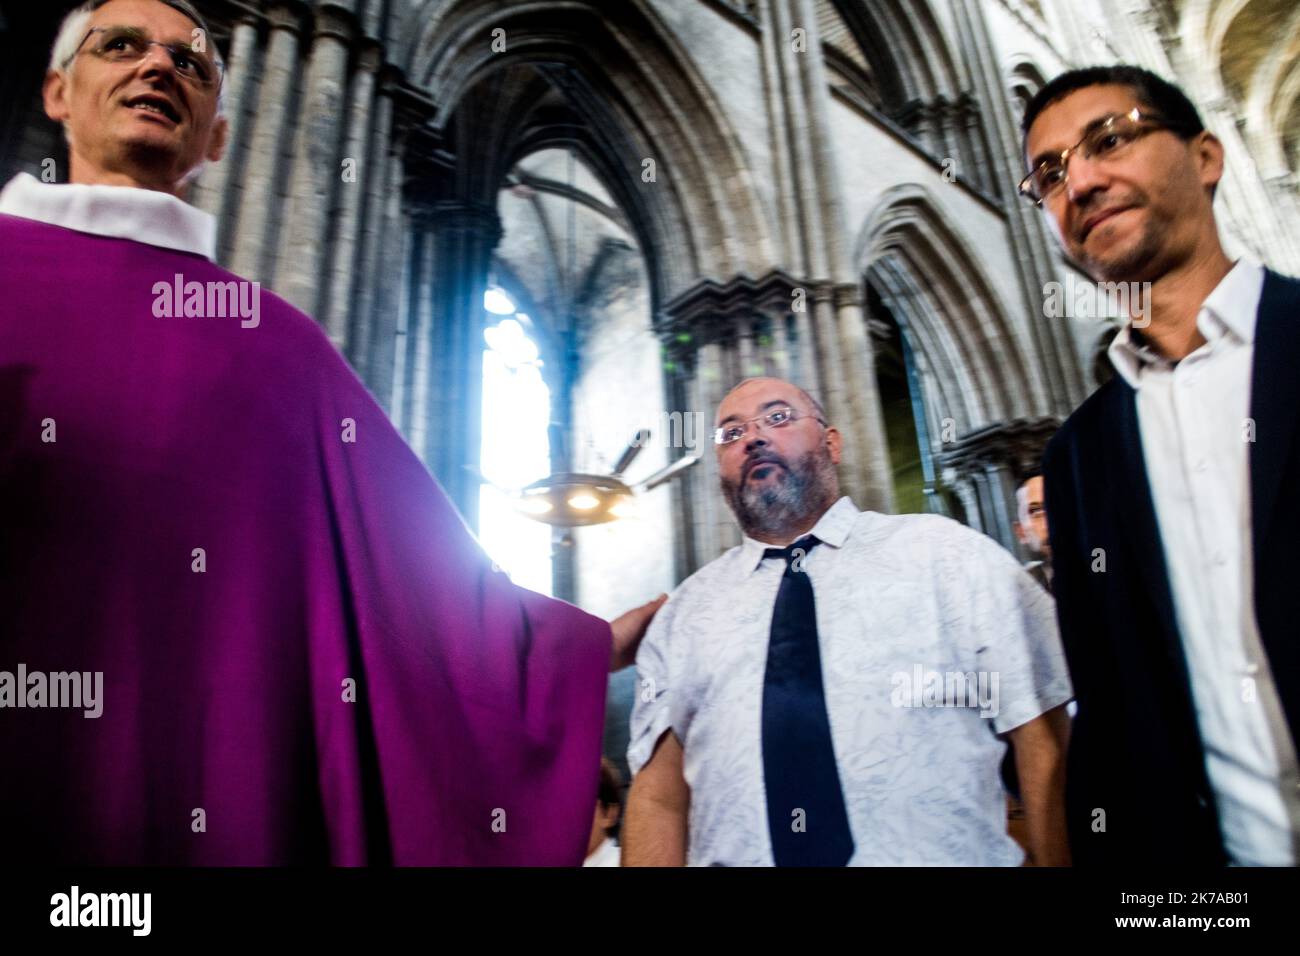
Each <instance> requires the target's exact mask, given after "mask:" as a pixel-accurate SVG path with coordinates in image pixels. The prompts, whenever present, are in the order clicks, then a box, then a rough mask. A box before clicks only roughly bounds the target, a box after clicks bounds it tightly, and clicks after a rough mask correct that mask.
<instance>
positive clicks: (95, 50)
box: [63, 27, 224, 90]
mask: <svg viewBox="0 0 1300 956" xmlns="http://www.w3.org/2000/svg"><path fill="white" fill-rule="evenodd" d="M96 34H100V36H99V39H98V40H97V41H96V42H95V43H94V44H92V46H91V47H90V49H88V50H83V49H82V47H83V46H85V45H86V41H87V40H89V39H90V38H91V37H92V36H95V35H96ZM153 46H160V47H162V48H163V49H164V50H166V51H167V55H168V56H170V57H171V60H172V66H173V67H174V68H175V70H176V74H177V75H178V76H180V77H181V79H183V80H185V81H186V82H188V83H190V84H192V85H194V86H197V87H199V88H201V89H204V90H211V89H213V88H215V87H219V86H220V85H221V82H222V79H223V76H224V73H223V71H222V69H221V67H220V66H219V65H218V64H217V61H216V59H215V58H213V57H212V56H211V55H209V54H208V53H205V52H203V51H201V50H195V49H194V48H193V47H192V46H190V45H189V44H188V43H180V42H176V43H163V42H162V41H161V40H150V39H149V37H148V35H147V34H145V32H144V31H143V30H141V29H140V28H139V27H94V28H92V29H91V30H90V32H89V33H87V34H86V35H85V36H84V37H82V38H81V42H80V43H79V44H77V49H76V51H75V52H74V53H73V54H72V56H70V57H68V59H67V60H65V61H64V63H63V65H64V66H65V67H66V66H67V65H68V64H69V63H71V62H72V61H73V60H74V59H76V58H77V57H78V56H80V55H81V54H82V53H90V54H92V55H94V56H96V57H98V58H99V59H101V60H104V61H105V62H107V63H121V64H130V65H132V66H134V65H135V64H138V63H139V62H140V61H141V60H143V59H144V58H145V57H146V56H148V55H149V48H150V47H153Z"/></svg>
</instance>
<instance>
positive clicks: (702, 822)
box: [623, 378, 1072, 866]
mask: <svg viewBox="0 0 1300 956" xmlns="http://www.w3.org/2000/svg"><path fill="white" fill-rule="evenodd" d="M716 422H717V428H716V431H715V436H714V440H715V448H716V453H717V456H718V467H719V474H720V478H721V486H722V493H723V495H724V497H725V498H726V500H727V503H728V505H729V506H730V507H731V510H732V512H733V513H734V514H735V516H736V520H737V521H738V522H739V523H740V526H741V529H742V530H743V531H744V535H745V538H744V542H743V543H742V544H740V545H739V546H737V547H734V548H732V549H731V550H729V551H727V552H726V553H725V554H723V555H722V556H721V557H719V558H717V559H716V560H714V561H712V562H710V563H709V564H707V565H706V566H705V567H703V568H701V569H700V570H699V571H697V572H696V573H695V574H694V575H692V576H691V577H690V578H688V579H687V580H686V581H685V582H684V583H683V584H682V585H681V586H680V587H679V588H678V589H677V590H676V591H675V592H674V594H673V595H672V597H671V598H670V599H669V601H668V603H667V604H666V605H665V606H664V608H663V609H662V610H661V611H660V612H659V613H658V614H657V615H656V617H655V619H654V621H653V623H652V624H651V627H650V630H649V632H648V633H647V635H646V638H645V641H644V642H643V644H642V646H641V649H640V652H639V653H638V655H637V669H638V671H639V677H640V692H639V694H638V699H637V704H636V707H635V709H634V711H633V716H632V733H631V744H630V746H629V750H628V762H629V764H630V765H631V767H632V770H633V772H634V773H635V775H636V776H635V779H634V781H633V784H632V790H631V793H630V795H629V802H628V810H627V823H626V826H625V834H624V836H625V839H624V851H623V863H624V865H631V866H636V865H682V864H686V863H689V864H690V865H722V866H770V865H773V864H775V865H777V866H843V865H858V866H861V865H866V866H869V865H927V864H931V865H977V866H988V865H1015V864H1018V863H1021V862H1023V861H1026V860H1025V854H1024V852H1023V851H1022V850H1021V849H1020V847H1019V846H1018V845H1017V844H1016V842H1015V841H1014V840H1012V839H1011V838H1010V837H1009V836H1008V835H1007V832H1006V802H1005V797H1004V794H1003V791H1002V784H1001V780H1000V778H999V772H998V767H999V764H1000V763H1001V760H1002V757H1003V754H1004V752H1005V750H1006V743H1005V738H1010V740H1011V741H1012V742H1014V745H1015V750H1016V757H1017V767H1018V770H1019V775H1020V789H1021V793H1022V796H1023V798H1024V802H1025V811H1026V818H1027V819H1026V823H1027V830H1028V842H1029V860H1028V862H1033V863H1036V864H1043V865H1050V864H1062V863H1066V862H1068V850H1067V846H1066V840H1065V830H1064V804H1063V800H1064V796H1063V794H1064V773H1063V768H1064V754H1065V746H1066V736H1067V728H1068V721H1067V718H1066V715H1065V704H1066V703H1067V702H1068V701H1069V700H1070V697H1071V695H1072V689H1071V685H1070V679H1069V676H1068V673H1067V671H1066V665H1065V659H1064V656H1063V653H1062V650H1061V644H1060V638H1059V636H1058V633H1057V628H1056V624H1055V621H1054V618H1053V615H1054V606H1053V603H1052V599H1051V597H1050V596H1049V595H1048V594H1047V592H1046V591H1044V590H1043V589H1042V588H1040V587H1039V586H1038V584H1037V583H1036V582H1035V581H1034V580H1033V578H1031V577H1030V576H1029V575H1028V574H1026V573H1025V572H1024V571H1023V570H1022V569H1021V567H1020V565H1019V564H1017V563H1016V561H1015V559H1014V558H1013V557H1012V556H1011V555H1010V554H1008V553H1007V552H1006V551H1004V550H1003V549H1002V548H1001V547H1000V546H999V545H998V544H997V543H996V542H994V541H993V540H992V539H990V538H987V537H985V536H984V535H982V534H979V533H978V532H975V531H972V530H970V529H969V528H966V527H963V526H962V525H960V524H958V523H957V522H955V521H951V520H949V519H947V518H943V517H940V516H937V515H883V514H876V513H873V512H869V511H867V512H863V511H859V510H858V509H857V508H855V507H854V506H853V502H852V501H850V500H849V498H848V497H841V496H840V493H839V482H838V479H837V477H836V472H835V466H836V465H837V464H838V463H839V460H840V446H841V437H840V433H839V431H838V430H837V429H836V428H834V427H833V426H831V425H829V424H828V423H827V419H826V414H825V412H824V411H823V410H822V408H821V406H820V405H819V404H818V403H817V402H816V401H815V400H814V399H813V398H812V397H811V396H810V395H808V393H807V392H805V391H804V390H803V389H801V388H799V387H797V386H795V385H792V384H791V383H789V382H785V381H782V380H780V379H773V378H757V379H749V380H746V381H744V382H741V383H740V385H738V386H737V387H736V388H735V389H733V390H732V391H731V392H730V393H729V394H728V395H727V396H726V398H725V399H723V401H722V404H721V405H720V407H719V408H718V413H717V418H716ZM775 559H779V560H775Z"/></svg>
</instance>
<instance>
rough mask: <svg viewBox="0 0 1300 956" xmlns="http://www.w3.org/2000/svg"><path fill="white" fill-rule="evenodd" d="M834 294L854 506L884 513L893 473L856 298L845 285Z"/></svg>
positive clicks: (888, 510) (890, 504)
mask: <svg viewBox="0 0 1300 956" xmlns="http://www.w3.org/2000/svg"><path fill="white" fill-rule="evenodd" d="M834 296H835V298H834V305H835V318H836V323H837V329H836V331H837V333H838V334H837V337H836V346H837V347H836V351H837V352H838V355H839V359H840V362H841V363H842V364H843V367H844V388H845V395H846V399H847V401H846V402H845V404H846V406H847V408H848V410H849V418H848V419H847V425H846V427H850V428H852V429H853V439H854V444H856V445H857V447H858V448H859V449H861V454H860V457H859V463H858V473H859V474H860V475H861V480H860V482H859V484H858V494H859V495H860V496H861V497H859V498H855V499H854V500H855V503H856V504H857V506H858V507H859V508H862V509H864V510H868V511H880V512H884V513H886V514H889V513H891V512H892V511H893V510H894V482H893V472H892V471H891V469H890V463H889V443H888V442H887V441H886V440H885V416H884V412H883V410H882V409H881V406H880V390H879V387H878V385H877V383H876V359H875V353H874V351H873V347H872V344H871V337H870V336H869V335H867V321H866V316H865V315H864V314H863V309H862V294H861V291H860V289H859V287H858V286H857V284H849V283H845V284H842V285H838V286H836V287H835V292H834Z"/></svg>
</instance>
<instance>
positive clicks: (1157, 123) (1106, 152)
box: [1020, 107, 1191, 206]
mask: <svg viewBox="0 0 1300 956" xmlns="http://www.w3.org/2000/svg"><path fill="white" fill-rule="evenodd" d="M1161 129H1166V130H1170V131H1172V132H1175V133H1190V132H1191V130H1190V129H1189V128H1188V127H1187V126H1186V125H1185V124H1179V123H1171V122H1169V121H1168V120H1166V119H1164V118H1162V117H1159V116H1152V115H1151V114H1149V113H1144V112H1142V111H1141V110H1140V109H1138V108H1136V107H1134V108H1133V109H1131V110H1129V111H1128V112H1127V113H1111V114H1110V115H1109V116H1103V117H1101V118H1100V119H1097V120H1095V121H1094V122H1092V123H1090V124H1089V126H1088V131H1087V133H1086V134H1085V135H1084V137H1083V139H1081V140H1079V141H1078V142H1077V143H1075V144H1074V145H1073V146H1071V147H1070V148H1069V149H1063V150H1061V153H1060V155H1059V156H1051V157H1048V158H1047V159H1045V160H1043V161H1042V162H1041V163H1039V164H1038V165H1037V166H1035V167H1034V170H1033V172H1031V173H1030V174H1029V175H1028V176H1026V177H1025V178H1024V179H1022V180H1020V195H1022V196H1024V197H1025V198H1026V199H1028V200H1029V201H1030V202H1032V203H1033V204H1034V205H1035V206H1041V205H1042V204H1043V200H1045V199H1048V198H1050V197H1052V196H1054V195H1056V194H1057V193H1058V192H1060V191H1061V188H1062V187H1063V186H1064V185H1065V184H1066V181H1067V179H1068V173H1067V171H1066V167H1068V166H1069V164H1070V158H1071V157H1072V156H1073V155H1074V154H1075V153H1079V154H1081V155H1082V156H1083V158H1084V159H1089V160H1111V159H1119V158H1120V157H1122V156H1123V155H1124V154H1125V153H1126V152H1127V151H1128V149H1129V147H1130V146H1132V145H1133V144H1134V143H1136V142H1137V141H1138V140H1139V139H1141V138H1142V137H1143V136H1146V135H1147V134H1148V133H1154V132H1155V131H1156V130H1161Z"/></svg>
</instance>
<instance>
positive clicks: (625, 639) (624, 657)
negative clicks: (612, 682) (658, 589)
mask: <svg viewBox="0 0 1300 956" xmlns="http://www.w3.org/2000/svg"><path fill="white" fill-rule="evenodd" d="M667 600H668V595H667V594H661V595H659V596H658V597H657V598H655V599H654V600H653V601H647V602H646V603H645V604H642V605H641V606H640V607H635V608H633V609H632V610H630V611H628V612H627V613H626V614H621V615H619V616H618V617H616V618H614V620H612V621H610V622H609V627H610V630H612V631H613V632H614V648H613V650H612V651H610V655H609V672H610V673H611V674H612V673H614V671H621V670H622V669H623V668H624V667H627V666H628V665H629V664H631V663H632V662H633V661H634V660H636V649H637V648H638V647H640V646H641V638H643V637H645V632H646V628H648V627H649V626H650V621H651V620H652V619H653V618H654V616H655V612H656V611H658V610H659V609H660V608H661V607H663V606H664V602H665V601H667Z"/></svg>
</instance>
